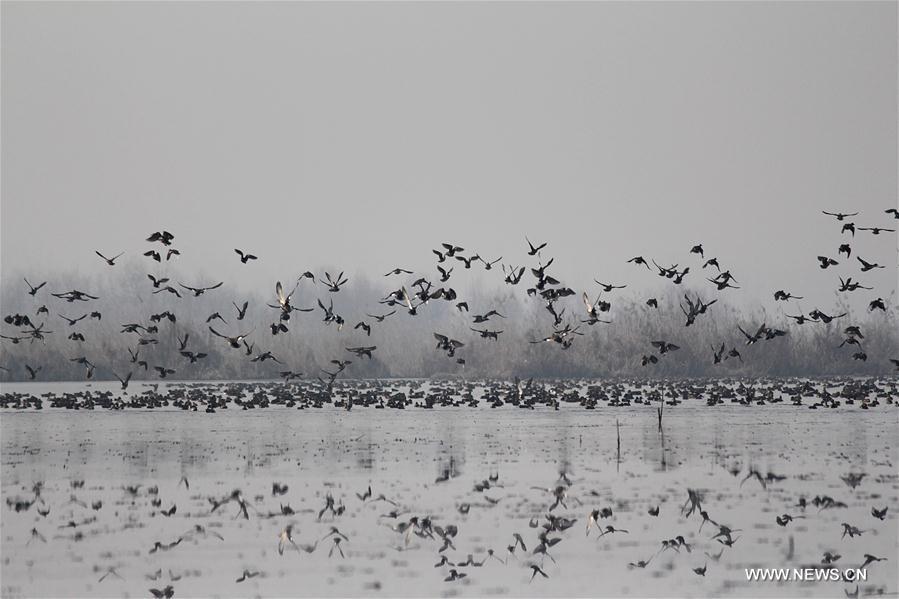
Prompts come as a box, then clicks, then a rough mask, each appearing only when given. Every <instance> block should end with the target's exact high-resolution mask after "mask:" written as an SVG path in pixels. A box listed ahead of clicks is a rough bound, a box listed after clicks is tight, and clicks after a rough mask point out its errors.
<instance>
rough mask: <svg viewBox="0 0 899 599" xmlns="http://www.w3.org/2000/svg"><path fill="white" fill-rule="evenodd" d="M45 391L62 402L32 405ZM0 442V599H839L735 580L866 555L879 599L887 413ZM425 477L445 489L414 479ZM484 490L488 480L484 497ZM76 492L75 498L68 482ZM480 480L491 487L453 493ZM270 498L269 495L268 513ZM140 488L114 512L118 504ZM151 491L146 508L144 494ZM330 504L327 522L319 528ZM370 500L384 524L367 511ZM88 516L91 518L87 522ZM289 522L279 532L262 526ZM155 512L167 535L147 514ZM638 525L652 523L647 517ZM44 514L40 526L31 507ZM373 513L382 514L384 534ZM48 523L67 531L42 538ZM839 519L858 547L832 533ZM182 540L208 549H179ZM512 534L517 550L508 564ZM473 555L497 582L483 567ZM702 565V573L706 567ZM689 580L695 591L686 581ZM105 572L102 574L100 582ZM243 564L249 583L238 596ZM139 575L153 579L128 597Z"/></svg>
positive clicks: (77, 415) (66, 421) (895, 493)
mask: <svg viewBox="0 0 899 599" xmlns="http://www.w3.org/2000/svg"><path fill="white" fill-rule="evenodd" d="M135 386H136V385H135ZM136 387H137V386H136ZM61 388H64V389H71V388H73V387H71V386H70V387H53V386H49V387H47V388H42V390H41V391H39V392H40V393H43V392H44V391H46V390H47V389H54V390H56V391H57V392H58V391H59V389H61ZM75 388H76V389H77V387H75ZM93 388H94V389H96V388H107V387H105V386H103V385H95V386H94V387H93ZM108 388H110V389H113V388H114V387H108ZM28 389H34V387H29V386H27V385H4V388H3V391H4V392H13V391H21V390H28ZM81 389H83V388H81ZM616 421H617V422H618V425H619V427H620V438H621V450H620V456H619V454H618V450H617V444H616ZM0 430H2V477H0V481H2V496H3V500H4V504H3V507H2V510H3V511H2V521H0V532H2V572H0V573H2V587H0V591H2V594H3V596H10V597H15V596H28V597H37V596H40V597H45V596H54V597H63V596H66V597H72V596H77V597H82V596H110V597H113V596H149V589H151V588H154V589H162V588H163V587H165V586H166V585H169V584H170V585H172V586H173V588H174V592H175V596H180V597H187V596H221V597H236V596H247V595H254V596H256V595H258V596H341V597H343V596H379V595H382V596H385V597H390V596H437V595H441V596H452V595H464V596H488V595H489V596H492V595H501V596H616V597H617V596H659V597H662V596H665V597H668V596H687V597H694V596H772V597H773V596H809V597H818V596H829V597H842V596H844V594H843V591H844V589H845V590H848V591H850V592H852V591H854V589H855V584H854V583H852V584H847V583H845V582H831V581H822V582H781V583H774V582H754V583H750V582H747V580H746V576H745V572H744V569H745V568H750V567H790V568H792V567H800V566H806V565H820V563H821V559H822V555H823V553H824V552H825V551H831V552H834V553H838V554H841V555H842V558H841V559H840V560H839V561H838V562H837V563H836V564H835V566H837V567H841V568H846V567H856V566H858V565H860V563H861V561H862V559H863V555H864V554H866V553H867V554H872V555H875V556H878V557H882V558H886V559H887V561H881V562H876V563H873V564H871V565H869V566H868V568H867V573H868V579H867V581H863V582H861V583H860V584H859V586H860V588H861V594H862V595H864V594H866V593H878V592H879V593H886V594H893V595H895V594H896V592H897V538H899V530H897V527H899V525H897V522H899V519H897V512H899V501H897V499H899V477H897V473H896V464H897V445H896V441H897V438H899V435H897V432H899V426H897V410H896V406H895V405H893V404H882V405H880V406H879V407H876V408H872V409H870V410H861V409H858V407H857V406H845V405H844V406H841V407H840V408H837V409H826V410H809V409H808V408H807V407H805V406H803V407H794V406H792V405H789V404H776V405H766V406H739V405H729V404H725V405H719V406H717V407H714V408H708V407H706V406H705V405H704V403H702V402H699V401H695V402H685V403H683V404H681V405H678V406H674V407H666V408H665V414H664V430H663V433H662V434H660V433H659V430H658V419H657V415H656V410H655V407H650V406H648V405H633V406H629V407H624V408H612V407H607V406H605V405H603V404H600V406H599V407H598V408H597V409H595V410H585V409H583V408H581V407H579V406H577V405H576V404H575V405H568V404H563V405H562V406H561V409H560V410H558V411H556V410H553V409H551V408H549V407H537V408H536V409H534V410H523V409H517V408H512V407H504V408H501V409H497V410H491V409H489V408H487V407H483V406H482V407H478V408H439V409H435V410H422V409H411V408H410V409H407V410H390V409H385V410H379V409H372V408H368V409H354V410H353V411H351V412H346V411H344V410H340V409H337V408H335V407H333V406H326V407H324V408H321V409H306V410H297V409H288V408H284V407H272V408H268V409H264V410H249V411H243V410H236V409H228V410H219V411H218V412H216V413H214V414H207V413H205V412H202V411H200V412H182V411H180V410H172V409H166V410H154V411H149V410H129V411H121V412H118V411H105V410H97V411H73V410H62V409H45V410H43V411H41V412H35V411H12V410H6V411H3V412H2V413H0ZM563 470H564V471H565V472H566V473H567V477H568V478H570V480H571V486H570V488H568V489H567V496H566V498H565V504H566V506H567V507H564V506H561V505H560V506H558V507H557V508H555V509H554V510H553V511H552V512H549V511H548V509H549V507H550V506H551V505H552V504H553V502H554V500H553V497H552V495H551V493H550V492H547V491H546V490H540V489H535V488H533V487H545V488H553V487H555V486H556V485H558V484H560V482H559V480H560V479H559V474H560V472H561V471H563ZM751 470H756V471H758V472H759V473H760V474H762V475H763V476H764V475H767V474H769V473H770V474H773V475H775V476H774V477H772V478H773V479H777V478H779V477H780V476H783V477H786V478H784V479H783V480H771V481H769V482H767V488H763V486H762V484H761V483H760V482H759V481H758V480H757V479H755V478H750V479H749V480H746V481H745V482H742V481H743V480H744V478H746V476H747V474H749V472H750V471H751ZM445 472H449V473H450V474H451V476H450V477H449V479H448V480H446V481H445V482H435V481H436V480H437V479H438V478H443V474H444V473H445ZM849 473H856V474H860V473H864V474H865V476H864V477H863V478H862V479H861V483H860V484H859V485H858V486H857V487H856V488H854V489H853V488H851V487H850V486H849V485H848V484H847V483H846V482H845V481H844V480H843V479H842V477H845V476H846V475H847V474H849ZM491 475H498V480H496V482H491V481H490V480H489V477H490V476H491ZM182 476H184V477H186V478H187V480H188V482H189V485H190V487H189V489H188V488H185V485H184V484H183V483H181V482H179V481H180V480H181V478H182ZM82 480H83V481H84V486H83V487H82V488H73V487H72V483H73V481H82ZM485 480H486V481H487V482H488V483H489V487H490V488H488V489H486V490H482V491H478V490H475V484H476V483H480V482H482V481H485ZM38 481H43V483H44V486H43V489H42V490H41V492H40V496H41V498H42V499H43V503H41V502H40V501H38V502H36V503H35V504H34V505H32V506H31V507H30V508H28V509H26V510H22V511H20V512H16V511H15V509H14V506H11V505H7V501H10V500H12V501H14V500H15V499H16V498H20V499H23V500H30V499H32V498H33V497H34V493H33V492H32V487H33V485H34V483H36V482H38ZM275 482H278V483H279V484H284V485H287V486H288V490H287V492H286V493H284V494H283V495H280V496H273V492H272V485H273V483H275ZM138 484H139V485H141V486H140V488H139V489H138V490H137V494H136V496H132V495H131V494H130V493H128V492H127V491H126V490H125V487H126V486H129V485H138ZM369 485H371V489H372V498H370V499H368V500H366V501H364V502H363V501H362V500H360V499H359V498H358V497H357V495H356V494H357V493H359V494H362V493H363V492H364V491H365V490H366V488H367V487H368V486H369ZM154 486H156V487H158V495H155V494H152V493H150V492H149V488H150V487H154ZM234 489H240V490H241V491H242V496H243V497H244V498H245V499H247V500H249V503H250V506H251V507H249V519H244V518H242V517H239V515H238V514H239V507H238V505H237V504H236V502H230V503H227V504H225V505H223V506H222V507H221V508H219V509H217V510H216V511H215V512H211V508H212V505H211V504H210V503H209V501H208V498H209V497H213V498H217V499H221V498H223V497H225V496H227V495H230V494H231V492H232V490H234ZM688 489H696V490H699V491H700V492H701V494H702V496H703V501H702V508H703V509H704V510H706V511H707V512H708V515H709V517H710V518H711V519H712V520H715V521H716V522H717V523H719V524H726V525H727V526H729V527H730V528H732V529H735V530H736V529H740V531H739V532H734V533H733V538H734V539H736V542H735V544H734V545H733V546H732V547H728V548H725V547H724V546H723V545H722V544H720V543H719V542H717V541H716V540H714V539H713V538H712V537H713V535H714V534H715V533H716V532H718V528H717V527H716V526H714V525H713V524H711V523H706V524H704V525H703V526H702V530H701V531H700V525H701V524H702V518H701V517H700V516H699V515H698V513H696V514H693V515H692V516H690V517H689V518H688V517H686V516H685V515H684V514H683V513H682V509H681V508H682V506H683V504H684V502H685V501H686V500H687V497H688ZM328 493H330V494H331V495H332V496H333V498H334V499H335V504H336V505H337V506H341V505H342V506H344V507H345V511H344V512H343V514H342V515H340V516H337V517H333V516H331V515H330V514H326V515H325V516H323V517H322V519H321V520H320V521H319V520H318V518H317V515H318V511H319V510H320V509H322V507H324V505H325V502H326V499H325V498H326V495H327V494H328ZM381 494H383V495H384V496H385V497H386V499H389V500H391V501H394V502H396V504H397V506H396V507H395V506H394V505H392V504H391V503H388V502H387V501H384V500H380V501H379V500H376V498H377V497H378V496H379V495H381ZM816 495H819V496H822V495H828V496H830V497H832V498H833V499H835V500H837V501H840V502H844V503H845V504H846V507H842V508H831V509H823V510H820V511H819V510H818V508H815V507H812V506H809V507H807V508H806V509H804V510H803V509H802V508H800V507H797V502H798V500H799V498H800V497H802V496H804V497H805V498H806V499H807V500H809V501H811V500H812V498H814V497H815V496H816ZM73 497H74V501H77V502H78V503H75V502H73ZM154 500H158V501H159V506H158V507H155V506H154V505H153V503H152V502H153V501H154ZM96 501H101V502H102V506H101V507H99V508H98V509H93V508H92V503H93V502H96ZM81 502H83V504H82V503H81ZM288 504H289V505H290V506H291V508H292V509H293V510H294V511H295V512H296V513H295V514H294V515H290V516H285V515H281V514H280V511H281V506H282V505H288ZM172 505H176V506H177V511H176V512H175V513H174V514H173V515H172V516H170V517H167V516H164V515H162V514H161V511H162V510H168V509H169V508H170V507H171V506H172ZM466 505H467V506H468V509H467V513H462V512H463V511H466V510H465V506H466ZM872 506H874V507H877V508H883V507H888V512H887V515H886V517H885V520H883V521H881V520H878V519H876V518H874V517H873V516H872V514H871V508H872ZM604 507H609V508H611V509H612V515H611V517H609V518H603V519H600V521H599V524H600V525H601V526H603V527H605V526H607V525H612V526H614V527H615V528H616V529H626V530H627V531H628V532H627V533H624V532H620V533H619V532H616V533H612V534H606V535H603V536H602V537H600V536H599V535H598V533H597V531H596V530H595V529H594V530H591V532H590V534H589V536H588V535H586V533H585V529H586V523H587V515H588V513H589V512H590V511H591V510H592V509H599V508H604ZM654 507H658V508H659V515H658V516H657V517H656V516H652V515H650V514H649V513H648V510H649V509H650V508H654ZM47 508H49V510H50V512H49V514H48V515H46V516H42V515H41V514H40V513H39V512H38V510H41V511H44V510H46V509H47ZM394 510H395V511H396V512H398V517H397V518H391V517H384V516H385V515H388V514H389V513H390V512H391V511H394ZM548 513H551V514H552V515H553V516H565V517H567V518H573V519H576V523H575V524H574V525H573V526H572V527H571V528H569V529H567V530H565V531H562V532H559V531H554V532H552V533H551V534H550V537H553V538H556V537H560V538H562V539H563V540H562V541H561V542H559V543H558V544H556V545H555V546H553V547H552V548H550V549H549V555H550V556H552V557H551V558H542V559H541V557H542V556H541V555H533V554H532V553H531V552H532V551H533V548H534V547H535V546H536V545H538V543H539V541H538V540H537V537H538V533H539V532H540V530H542V529H539V528H531V527H530V525H529V523H530V522H531V521H532V519H538V521H539V524H542V523H544V522H546V521H547V520H546V518H545V517H546V515H547V514H548ZM781 514H791V515H793V516H804V518H801V519H796V520H794V521H793V522H791V523H789V524H788V525H787V526H785V527H782V526H779V525H778V524H777V523H776V522H775V517H777V516H779V515H781ZM269 516H271V517H269ZM412 516H419V517H424V516H430V518H431V520H432V522H433V524H434V525H435V526H436V525H439V526H441V527H446V526H447V525H449V524H455V525H457V526H458V529H459V532H458V535H457V536H456V537H455V538H454V539H453V543H454V545H455V547H456V549H455V550H453V549H448V550H447V551H445V552H444V554H445V555H446V556H447V558H448V559H449V561H451V562H456V563H457V562H462V561H465V560H466V557H467V556H468V554H472V555H473V558H474V560H476V561H478V562H480V561H481V560H484V559H486V562H485V563H484V564H483V566H481V567H472V566H457V567H456V570H458V571H459V572H464V573H465V574H467V576H466V577H465V578H464V579H461V580H456V581H451V582H445V581H444V578H445V577H447V576H448V574H449V570H450V566H440V567H434V565H435V564H436V563H438V561H439V560H440V555H441V554H440V553H439V552H438V549H439V548H440V546H441V544H442V541H441V540H440V539H439V537H437V535H434V537H435V538H433V539H432V538H427V537H424V538H422V537H420V536H418V535H414V534H413V535H409V536H408V537H406V536H405V535H403V534H400V533H397V532H394V531H393V530H392V529H391V526H396V524H397V523H398V522H404V521H408V520H409V519H410V518H411V517H412ZM93 518H96V520H92V521H89V522H87V523H84V524H82V522H85V520H89V519H93ZM69 522H74V523H75V524H76V525H77V526H76V527H74V528H70V527H64V526H65V525H66V524H67V523H69ZM843 522H846V523H849V524H851V525H854V526H856V527H858V528H859V529H861V530H862V531H863V534H862V535H861V536H856V537H854V538H850V537H848V536H847V537H845V538H841V534H842V532H843V528H842V526H841V523H843ZM289 523H294V525H295V527H294V531H293V538H294V540H295V541H296V542H297V543H298V544H301V545H304V544H312V543H314V542H315V541H316V540H318V541H319V543H318V546H317V548H316V550H315V551H314V552H313V553H306V552H304V551H296V550H293V549H288V550H287V551H285V553H284V554H283V555H279V554H278V535H279V533H280V531H281V530H282V529H283V528H284V527H285V526H286V525H287V524H289ZM195 524H201V525H202V526H204V527H206V530H207V531H209V532H214V533H216V534H218V535H221V536H222V537H223V538H224V540H219V539H218V538H217V537H216V536H214V535H213V534H207V535H206V536H203V535H197V534H193V535H186V534H185V533H188V532H189V531H191V529H192V528H193V526H194V525H195ZM331 526H336V527H338V529H339V530H340V532H341V533H343V534H345V535H346V536H347V537H348V539H349V540H348V541H345V542H343V543H341V545H340V547H339V549H342V550H343V551H344V553H345V557H344V558H342V557H340V554H339V549H338V548H336V547H334V544H333V541H332V540H331V538H326V539H323V537H325V536H326V534H327V533H328V532H329V530H330V528H331ZM32 529H36V530H37V531H38V533H39V534H41V535H42V536H43V537H44V538H45V539H46V542H43V541H42V540H41V539H40V538H38V537H33V536H32V532H31V531H32ZM515 532H518V533H520V534H521V535H522V538H523V540H524V542H525V544H526V545H527V548H528V553H525V552H523V551H522V550H521V549H520V548H518V549H516V551H515V554H514V555H510V554H509V553H508V551H507V546H508V545H511V544H513V543H514V541H513V536H512V535H513V533H515ZM75 535H79V536H78V537H77V538H76V536H75ZM678 535H682V536H683V537H684V538H685V540H686V542H687V543H688V544H689V545H690V546H691V551H690V552H689V553H688V552H687V550H686V548H685V547H681V548H680V549H679V551H674V550H667V551H664V552H661V553H658V552H659V549H660V548H661V541H662V540H663V539H670V538H674V537H676V536H678ZM179 537H180V538H182V539H183V540H182V541H181V542H180V543H179V544H178V545H177V546H174V547H173V548H172V549H170V550H168V551H162V550H160V551H155V552H153V553H150V550H151V548H152V547H153V544H154V542H156V541H160V542H162V543H164V544H168V543H171V542H174V541H176V540H177V539H178V538H179ZM406 538H408V539H409V541H408V543H407V542H406ZM791 539H792V543H791ZM791 546H792V549H791ZM332 548H333V549H334V551H333V554H332V555H331V556H330V557H329V552H330V551H331V550H332ZM488 549H493V550H494V551H495V555H496V556H497V557H499V558H501V559H503V560H506V561H507V563H505V564H504V563H502V562H501V561H499V560H497V559H493V558H488V556H487V550H488ZM722 549H723V550H724V551H723V553H722V554H721V557H720V558H719V560H718V561H715V560H714V559H712V558H710V557H709V556H708V555H707V554H710V555H711V556H717V554H718V553H719V551H721V550H722ZM650 558H652V559H651V560H650ZM553 560H555V561H553ZM639 560H650V561H649V564H648V565H647V567H646V568H632V567H628V564H629V563H632V562H633V563H636V562H638V561H639ZM531 564H536V565H542V569H543V571H545V573H546V574H547V575H548V576H549V578H543V577H542V576H541V575H540V574H537V575H536V578H534V580H533V581H531V575H532V573H533V571H532V570H531V568H530V567H529V565H531ZM706 564H707V571H706V574H705V576H700V575H697V574H695V573H694V572H693V568H701V567H703V566H704V565H706ZM110 567H112V568H113V569H114V572H115V574H109V575H108V576H106V578H105V579H104V580H103V581H102V582H99V579H100V578H101V577H102V576H103V575H104V574H106V573H107V571H108V570H109V568H110ZM245 569H247V570H249V571H250V573H255V572H259V573H260V575H259V576H255V577H252V578H249V579H247V580H245V581H243V582H236V580H237V579H238V578H240V577H241V575H242V573H243V572H244V570H245ZM157 570H161V572H162V573H161V575H160V577H159V578H158V579H157V580H148V578H147V576H148V575H153V574H154V573H155V572H157ZM117 575H118V576H121V577H122V578H118V577H117Z"/></svg>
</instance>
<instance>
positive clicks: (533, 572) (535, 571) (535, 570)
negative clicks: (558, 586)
mask: <svg viewBox="0 0 899 599" xmlns="http://www.w3.org/2000/svg"><path fill="white" fill-rule="evenodd" d="M537 574H539V575H540V576H542V577H543V578H549V574H547V573H546V572H544V571H543V570H542V569H541V568H540V566H538V565H537V564H531V580H530V581H529V582H533V581H534V577H535V576H537Z"/></svg>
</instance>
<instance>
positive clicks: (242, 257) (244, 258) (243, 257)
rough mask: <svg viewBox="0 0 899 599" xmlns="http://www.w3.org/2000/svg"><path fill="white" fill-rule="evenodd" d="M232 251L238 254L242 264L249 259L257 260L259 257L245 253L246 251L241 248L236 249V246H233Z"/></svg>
mask: <svg viewBox="0 0 899 599" xmlns="http://www.w3.org/2000/svg"><path fill="white" fill-rule="evenodd" d="M234 252H235V253H236V254H237V255H238V256H240V261H241V263H242V264H246V263H247V262H249V261H250V260H258V259H259V258H258V257H257V256H254V255H253V254H249V253H246V252H244V251H243V250H239V249H237V248H234Z"/></svg>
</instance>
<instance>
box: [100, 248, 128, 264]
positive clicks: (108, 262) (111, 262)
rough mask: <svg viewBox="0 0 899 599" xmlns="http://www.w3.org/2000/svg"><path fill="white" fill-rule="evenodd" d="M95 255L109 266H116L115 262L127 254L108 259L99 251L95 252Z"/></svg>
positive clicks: (122, 253) (120, 253)
mask: <svg viewBox="0 0 899 599" xmlns="http://www.w3.org/2000/svg"><path fill="white" fill-rule="evenodd" d="M94 253H95V254H97V255H98V256H100V257H101V258H103V260H104V261H106V264H108V265H109V266H115V261H116V260H118V259H119V258H120V257H122V256H123V255H124V254H125V252H119V253H118V254H117V255H116V256H115V257H113V258H107V257H106V256H104V255H103V254H101V253H100V252H99V251H97V250H94Z"/></svg>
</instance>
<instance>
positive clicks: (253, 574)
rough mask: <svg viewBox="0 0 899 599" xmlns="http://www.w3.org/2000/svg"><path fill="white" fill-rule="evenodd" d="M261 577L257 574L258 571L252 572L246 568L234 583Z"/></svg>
mask: <svg viewBox="0 0 899 599" xmlns="http://www.w3.org/2000/svg"><path fill="white" fill-rule="evenodd" d="M259 575H260V573H259V572H256V571H250V570H247V569H246V568H244V571H243V574H241V575H240V577H239V578H238V579H237V580H235V581H234V582H243V581H245V580H248V579H250V578H255V577H257V576H259Z"/></svg>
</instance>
